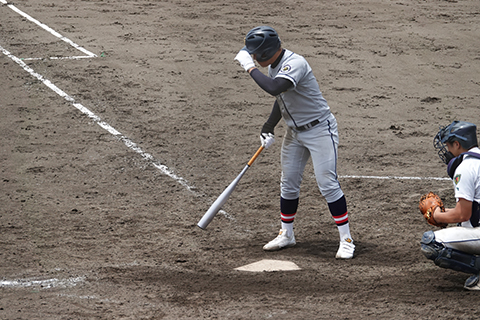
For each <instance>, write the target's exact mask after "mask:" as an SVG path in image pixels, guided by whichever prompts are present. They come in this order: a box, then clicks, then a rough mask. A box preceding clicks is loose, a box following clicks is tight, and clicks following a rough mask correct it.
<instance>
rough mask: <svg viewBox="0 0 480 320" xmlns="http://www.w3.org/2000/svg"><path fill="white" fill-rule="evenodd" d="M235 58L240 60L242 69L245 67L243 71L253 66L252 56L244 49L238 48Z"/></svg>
mask: <svg viewBox="0 0 480 320" xmlns="http://www.w3.org/2000/svg"><path fill="white" fill-rule="evenodd" d="M235 60H237V61H238V62H240V65H241V66H242V68H243V69H245V71H248V70H249V69H250V68H253V67H255V62H253V58H252V56H251V55H250V54H249V53H248V52H247V51H246V50H243V49H242V50H240V51H239V52H238V53H237V55H236V57H235Z"/></svg>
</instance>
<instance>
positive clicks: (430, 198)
mask: <svg viewBox="0 0 480 320" xmlns="http://www.w3.org/2000/svg"><path fill="white" fill-rule="evenodd" d="M437 207H440V210H441V211H442V212H444V211H445V207H444V206H443V201H442V199H440V197H439V196H438V195H437V194H435V193H433V192H429V193H426V194H424V195H423V196H422V197H421V198H420V202H419V204H418V208H419V209H420V212H421V213H422V214H423V217H424V218H425V220H427V222H428V223H429V224H431V225H432V226H436V227H440V228H445V227H446V226H447V224H446V223H438V222H437V221H435V219H434V218H433V215H432V214H433V212H434V211H435V209H436V208H437Z"/></svg>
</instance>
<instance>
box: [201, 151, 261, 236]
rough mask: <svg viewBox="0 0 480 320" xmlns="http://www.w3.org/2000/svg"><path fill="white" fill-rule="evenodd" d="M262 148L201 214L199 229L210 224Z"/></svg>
mask: <svg viewBox="0 0 480 320" xmlns="http://www.w3.org/2000/svg"><path fill="white" fill-rule="evenodd" d="M262 150H263V147H260V148H258V150H257V152H256V153H255V155H254V156H253V157H252V158H251V159H250V161H248V163H247V165H246V166H245V168H243V170H242V172H240V174H239V175H238V176H237V177H236V178H235V180H233V181H232V182H231V183H230V185H229V186H228V187H227V188H226V189H225V190H224V191H223V192H222V193H221V194H220V195H219V196H218V198H217V200H215V202H214V203H213V204H212V205H211V206H210V208H209V209H208V211H207V212H206V213H205V214H204V215H203V217H202V219H200V221H199V222H198V224H197V225H198V226H199V227H200V228H201V229H205V228H206V227H207V226H208V225H209V224H210V222H211V221H212V220H213V218H214V217H215V215H216V214H217V213H218V211H220V209H221V208H222V207H223V205H224V204H225V202H227V200H228V198H229V197H230V195H231V194H232V192H233V190H235V187H236V186H237V184H238V182H239V181H240V179H242V177H243V175H244V174H245V172H247V169H248V168H250V166H251V165H252V163H253V162H254V161H255V159H257V157H258V155H259V154H260V152H262Z"/></svg>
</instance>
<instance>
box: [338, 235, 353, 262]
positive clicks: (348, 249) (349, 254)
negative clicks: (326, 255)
mask: <svg viewBox="0 0 480 320" xmlns="http://www.w3.org/2000/svg"><path fill="white" fill-rule="evenodd" d="M354 252H355V245H354V244H353V240H352V239H350V238H346V239H343V240H342V241H340V247H339V248H338V251H337V255H336V256H335V258H337V259H352V258H353V253H354Z"/></svg>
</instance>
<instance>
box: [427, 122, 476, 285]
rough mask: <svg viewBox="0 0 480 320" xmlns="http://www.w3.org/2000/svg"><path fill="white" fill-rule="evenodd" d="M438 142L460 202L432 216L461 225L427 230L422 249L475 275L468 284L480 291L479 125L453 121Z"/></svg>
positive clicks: (437, 261) (441, 262)
mask: <svg viewBox="0 0 480 320" xmlns="http://www.w3.org/2000/svg"><path fill="white" fill-rule="evenodd" d="M434 145H435V148H436V149H438V154H439V156H440V158H441V159H442V161H444V162H445V164H448V167H447V172H448V175H449V176H450V178H451V179H452V180H453V187H454V190H455V198H456V200H457V203H456V205H455V207H454V208H450V209H449V208H446V209H445V211H444V212H442V210H441V209H440V208H436V209H435V210H434V211H433V212H432V218H433V220H434V221H435V222H436V223H439V224H442V223H443V224H449V223H454V224H457V226H455V227H450V228H444V229H441V230H438V231H435V232H433V231H427V232H425V233H424V234H423V237H422V240H421V248H422V252H423V253H424V255H425V256H426V257H427V258H428V259H431V260H434V262H435V264H436V265H438V266H439V267H442V268H449V269H453V270H456V271H460V272H465V273H469V274H472V276H471V277H470V278H468V279H467V280H466V281H465V285H464V287H465V288H466V289H468V290H480V285H479V273H480V257H479V255H480V209H479V203H480V149H479V148H478V142H477V130H476V126H475V125H474V124H472V123H469V122H464V121H453V122H452V123H451V124H450V125H448V126H446V127H443V128H441V129H440V130H439V132H438V133H437V135H436V136H435V138H434Z"/></svg>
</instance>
